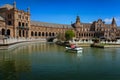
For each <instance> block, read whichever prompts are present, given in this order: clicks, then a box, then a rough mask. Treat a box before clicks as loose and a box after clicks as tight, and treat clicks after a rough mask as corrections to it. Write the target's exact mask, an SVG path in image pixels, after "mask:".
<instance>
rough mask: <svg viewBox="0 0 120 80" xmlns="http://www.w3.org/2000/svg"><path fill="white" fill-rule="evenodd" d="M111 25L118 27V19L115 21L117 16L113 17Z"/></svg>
mask: <svg viewBox="0 0 120 80" xmlns="http://www.w3.org/2000/svg"><path fill="white" fill-rule="evenodd" d="M111 25H112V27H116V26H117V24H116V21H115V18H114V17H113V19H112V23H111Z"/></svg>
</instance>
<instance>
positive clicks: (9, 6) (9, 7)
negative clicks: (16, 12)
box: [0, 4, 13, 10]
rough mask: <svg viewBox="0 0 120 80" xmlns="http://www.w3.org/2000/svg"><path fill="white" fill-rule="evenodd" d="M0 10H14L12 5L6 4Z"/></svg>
mask: <svg viewBox="0 0 120 80" xmlns="http://www.w3.org/2000/svg"><path fill="white" fill-rule="evenodd" d="M0 8H6V9H8V10H10V9H12V8H13V6H12V5H10V4H5V5H3V6H1V7H0Z"/></svg>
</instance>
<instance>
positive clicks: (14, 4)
mask: <svg viewBox="0 0 120 80" xmlns="http://www.w3.org/2000/svg"><path fill="white" fill-rule="evenodd" d="M13 8H14V9H16V1H15V0H14V3H13Z"/></svg>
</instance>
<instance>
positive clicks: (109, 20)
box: [104, 18, 112, 23]
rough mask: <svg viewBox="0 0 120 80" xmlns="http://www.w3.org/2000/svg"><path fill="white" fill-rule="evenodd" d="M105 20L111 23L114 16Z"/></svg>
mask: <svg viewBox="0 0 120 80" xmlns="http://www.w3.org/2000/svg"><path fill="white" fill-rule="evenodd" d="M104 21H105V23H111V22H112V18H105V19H104Z"/></svg>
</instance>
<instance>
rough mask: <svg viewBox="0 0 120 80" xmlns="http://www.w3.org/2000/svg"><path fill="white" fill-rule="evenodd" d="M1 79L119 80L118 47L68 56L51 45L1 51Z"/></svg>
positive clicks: (89, 49) (20, 47)
mask: <svg viewBox="0 0 120 80" xmlns="http://www.w3.org/2000/svg"><path fill="white" fill-rule="evenodd" d="M0 80H120V48H105V49H98V48H90V47H83V52H82V53H78V54H76V53H68V52H66V51H65V48H64V47H61V46H57V45H55V44H52V43H34V44H28V45H22V46H19V47H16V48H14V49H10V50H0Z"/></svg>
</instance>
